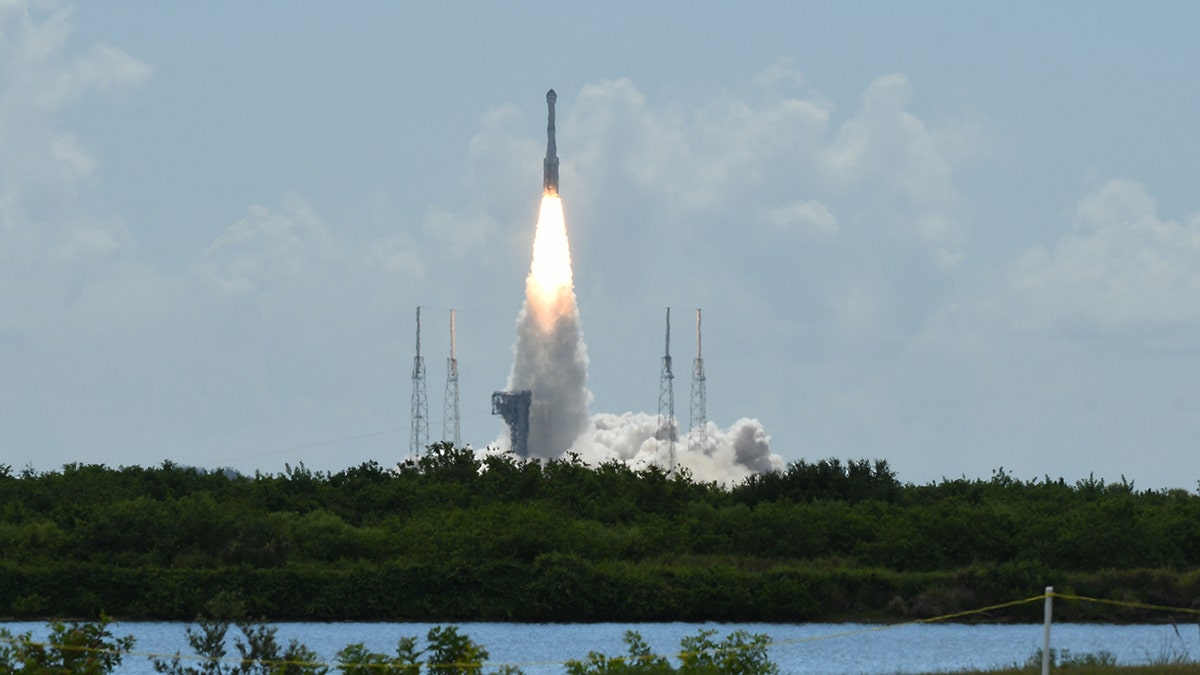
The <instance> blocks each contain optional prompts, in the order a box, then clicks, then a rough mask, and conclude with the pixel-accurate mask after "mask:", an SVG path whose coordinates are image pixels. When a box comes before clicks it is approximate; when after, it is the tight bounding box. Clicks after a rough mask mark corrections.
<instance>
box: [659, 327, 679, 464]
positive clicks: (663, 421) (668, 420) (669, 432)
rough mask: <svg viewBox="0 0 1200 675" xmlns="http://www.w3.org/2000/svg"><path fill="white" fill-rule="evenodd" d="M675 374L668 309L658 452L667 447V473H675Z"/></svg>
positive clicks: (661, 375) (661, 381) (661, 378)
mask: <svg viewBox="0 0 1200 675" xmlns="http://www.w3.org/2000/svg"><path fill="white" fill-rule="evenodd" d="M677 436H678V432H677V431H676V429H675V373H673V372H672V371H671V308H670V307H668V308H667V347H666V350H664V351H663V357H662V372H661V374H659V376H658V432H657V433H656V434H655V438H657V439H658V450H659V453H661V452H662V448H663V444H664V443H665V444H666V446H667V462H666V465H667V471H668V472H669V473H670V474H672V475H674V473H675V439H676V438H677Z"/></svg>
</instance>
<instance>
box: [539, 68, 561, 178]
mask: <svg viewBox="0 0 1200 675" xmlns="http://www.w3.org/2000/svg"><path fill="white" fill-rule="evenodd" d="M557 100H558V94H555V93H554V90H553V89H551V90H550V91H548V92H546V108H547V109H548V112H547V118H548V122H547V124H546V159H544V160H542V189H543V190H544V191H545V192H546V194H551V195H557V194H558V147H557V146H555V144H554V102H555V101H557Z"/></svg>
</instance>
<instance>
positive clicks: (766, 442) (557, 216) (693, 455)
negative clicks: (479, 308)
mask: <svg viewBox="0 0 1200 675" xmlns="http://www.w3.org/2000/svg"><path fill="white" fill-rule="evenodd" d="M513 356H514V358H513V368H512V372H511V373H510V375H509V378H508V389H509V391H520V390H525V389H527V390H529V391H530V392H531V394H532V395H531V403H530V411H529V437H528V451H529V454H530V456H532V457H540V458H545V459H550V458H555V457H561V456H562V455H563V454H565V453H566V452H568V451H570V452H574V453H576V454H578V455H579V457H580V458H581V459H583V460H584V461H586V462H588V463H591V464H599V463H603V462H607V461H614V460H616V461H621V462H625V463H627V464H629V465H630V466H632V467H634V468H644V467H647V466H650V465H657V466H660V467H664V468H666V467H668V466H669V465H670V457H669V450H668V448H667V447H666V444H665V443H663V442H661V441H658V440H657V439H656V432H657V431H658V428H659V420H658V416H657V415H649V414H646V413H632V412H628V413H625V414H624V415H612V414H606V413H600V414H597V415H595V416H593V417H589V416H588V405H589V404H590V403H591V400H592V396H591V393H590V392H589V391H588V389H587V368H588V357H587V347H586V346H585V345H584V342H583V330H582V328H581V326H580V318H579V307H578V306H577V304H576V302H575V287H574V282H573V275H572V272H571V252H570V245H569V243H568V240H567V229H566V221H565V219H564V218H563V211H562V201H561V200H560V199H559V198H558V196H557V195H556V194H551V193H549V192H547V193H546V194H545V195H543V197H542V208H541V212H540V214H539V216H538V225H537V232H536V234H535V235H534V242H533V262H532V264H531V265H530V269H529V276H528V277H527V278H526V280H525V302H524V304H523V305H522V307H521V312H520V314H518V316H517V343H516V346H515V347H514V348H513ZM700 438H701V437H700V436H699V435H696V436H695V437H692V436H691V435H685V436H683V437H681V438H680V439H679V440H678V442H677V443H676V452H675V464H676V466H677V467H681V468H684V469H686V470H688V471H689V472H691V474H692V476H693V477H694V478H696V479H697V480H702V481H717V482H721V483H732V482H737V481H740V480H742V479H743V478H745V477H746V476H748V475H750V474H751V473H757V472H764V471H778V470H781V469H783V465H784V462H783V458H781V457H780V456H779V455H776V454H773V453H772V452H771V448H770V442H771V439H770V437H769V436H767V434H766V431H765V430H764V429H763V427H762V424H761V423H760V422H759V421H758V420H754V419H745V418H743V419H740V420H738V421H737V422H736V423H734V424H733V426H731V427H729V428H728V429H721V428H719V427H717V426H716V425H714V424H711V423H710V424H709V425H708V428H707V433H706V434H704V436H703V438H704V440H703V441H701V440H700ZM701 443H702V444H703V447H701ZM508 445H509V438H508V435H507V434H504V435H502V436H501V438H500V439H499V440H498V442H497V446H498V447H499V448H501V449H507V448H508Z"/></svg>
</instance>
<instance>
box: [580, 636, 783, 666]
mask: <svg viewBox="0 0 1200 675" xmlns="http://www.w3.org/2000/svg"><path fill="white" fill-rule="evenodd" d="M713 635H716V631H714V630H702V631H700V632H699V633H697V634H696V635H693V636H691V637H685V638H684V639H683V640H682V642H681V643H680V647H681V651H680V653H679V661H680V664H679V667H678V668H675V667H674V666H672V665H671V662H670V661H669V660H668V659H667V658H665V657H663V656H659V655H657V654H655V653H654V652H652V651H651V650H650V646H649V645H647V644H646V641H645V640H643V639H642V636H641V635H639V634H638V633H637V632H635V631H626V633H625V644H626V645H627V646H628V649H629V654H627V655H625V656H615V657H610V656H605V655H603V654H600V653H597V652H591V653H589V654H588V658H587V661H568V662H567V673H568V675H627V674H628V675H659V674H660V673H679V674H680V675H777V674H778V673H779V666H777V665H775V663H774V662H772V661H771V660H770V659H769V658H768V655H767V645H768V643H769V642H770V640H769V638H768V637H767V636H766V635H761V634H753V635H752V634H750V633H747V632H746V631H741V630H739V631H734V632H733V633H730V634H729V635H728V636H727V637H726V638H725V639H724V640H721V641H720V642H717V641H714V640H713V639H712V638H713Z"/></svg>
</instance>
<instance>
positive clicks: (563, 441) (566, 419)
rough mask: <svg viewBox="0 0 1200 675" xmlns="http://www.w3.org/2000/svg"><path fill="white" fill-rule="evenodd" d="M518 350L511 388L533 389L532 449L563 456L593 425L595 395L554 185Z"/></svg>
mask: <svg viewBox="0 0 1200 675" xmlns="http://www.w3.org/2000/svg"><path fill="white" fill-rule="evenodd" d="M513 352H514V353H513V356H514V358H513V369H512V374H511V375H509V378H508V389H509V390H510V391H521V390H525V389H528V390H529V391H530V392H531V393H532V397H531V401H530V406H529V437H528V446H529V447H528V450H529V454H530V455H533V456H535V457H547V458H549V457H558V456H560V455H561V454H562V453H564V452H566V451H567V450H569V449H570V448H571V446H572V444H573V443H574V442H575V441H576V439H578V438H579V437H580V435H581V434H583V432H584V431H586V430H587V428H588V425H589V418H588V404H589V403H591V399H592V395H591V392H589V391H588V389H587V366H588V358H587V348H586V347H585V346H584V344H583V331H582V329H581V328H580V323H579V308H578V307H577V306H576V304H575V287H574V282H573V280H572V275H571V246H570V244H569V243H568V241H567V226H566V221H565V219H564V218H563V208H562V200H561V199H559V198H558V195H556V194H554V193H552V192H550V191H549V190H547V192H546V193H545V194H543V195H542V207H541V212H540V214H539V216H538V224H537V230H536V232H535V234H534V237H533V262H532V264H531V265H530V267H529V276H528V278H526V280H525V304H524V306H523V307H522V308H521V313H520V315H518V317H517V344H516V347H515V348H514V349H513Z"/></svg>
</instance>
